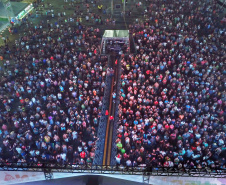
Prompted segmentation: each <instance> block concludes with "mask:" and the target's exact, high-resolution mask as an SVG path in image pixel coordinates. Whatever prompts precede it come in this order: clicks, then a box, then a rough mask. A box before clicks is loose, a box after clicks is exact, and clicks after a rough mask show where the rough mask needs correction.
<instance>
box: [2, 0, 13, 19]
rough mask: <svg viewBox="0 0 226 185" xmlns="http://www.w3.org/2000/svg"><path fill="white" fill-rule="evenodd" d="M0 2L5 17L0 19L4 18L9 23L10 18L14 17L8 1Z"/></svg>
mask: <svg viewBox="0 0 226 185" xmlns="http://www.w3.org/2000/svg"><path fill="white" fill-rule="evenodd" d="M0 2H2V4H3V7H4V9H5V16H4V17H1V19H4V18H5V19H8V20H9V21H10V20H11V18H13V17H14V12H13V8H12V5H11V2H10V0H0Z"/></svg>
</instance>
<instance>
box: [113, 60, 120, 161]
mask: <svg viewBox="0 0 226 185" xmlns="http://www.w3.org/2000/svg"><path fill="white" fill-rule="evenodd" d="M121 68H122V66H121V58H120V59H118V64H117V69H118V75H117V77H116V82H117V83H116V85H117V86H116V93H117V94H116V102H115V106H116V109H115V115H114V118H115V120H114V128H113V134H112V145H111V146H112V148H111V165H116V158H115V156H116V155H117V147H116V139H117V129H118V122H119V115H118V109H119V107H118V105H119V103H120V88H121V79H120V77H121Z"/></svg>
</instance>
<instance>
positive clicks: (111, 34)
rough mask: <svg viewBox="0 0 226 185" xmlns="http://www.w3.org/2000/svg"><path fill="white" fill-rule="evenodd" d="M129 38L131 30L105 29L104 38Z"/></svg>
mask: <svg viewBox="0 0 226 185" xmlns="http://www.w3.org/2000/svg"><path fill="white" fill-rule="evenodd" d="M125 37H126V38H129V30H105V32H104V35H103V38H125Z"/></svg>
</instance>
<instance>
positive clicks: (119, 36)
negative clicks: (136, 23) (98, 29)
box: [101, 30, 129, 54]
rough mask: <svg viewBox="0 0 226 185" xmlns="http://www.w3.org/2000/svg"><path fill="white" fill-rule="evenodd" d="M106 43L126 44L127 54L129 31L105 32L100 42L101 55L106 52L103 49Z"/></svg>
mask: <svg viewBox="0 0 226 185" xmlns="http://www.w3.org/2000/svg"><path fill="white" fill-rule="evenodd" d="M107 41H116V42H118V43H119V44H122V43H123V44H126V45H127V47H128V52H129V30H105V32H104V35H103V38H102V42H101V48H102V52H103V54H105V52H106V51H105V49H106V43H107Z"/></svg>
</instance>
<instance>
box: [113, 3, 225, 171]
mask: <svg viewBox="0 0 226 185" xmlns="http://www.w3.org/2000/svg"><path fill="white" fill-rule="evenodd" d="M149 2H150V4H148V6H147V9H146V11H145V12H146V13H145V15H144V16H145V18H146V20H145V21H144V22H142V23H140V24H136V25H131V26H130V31H131V33H132V34H133V38H134V40H135V43H136V49H137V54H130V55H129V56H127V57H124V58H122V66H123V72H122V75H121V92H120V107H119V117H120V121H119V125H118V136H117V141H116V143H117V148H118V154H117V156H116V161H117V164H119V165H125V166H138V165H150V166H153V167H179V168H181V167H187V168H202V167H218V168H219V167H221V168H225V165H226V160H225V156H226V146H225V137H226V125H225V104H226V99H225V87H226V84H225V76H224V75H225V74H226V69H225V60H226V58H225V56H226V55H225V33H226V32H225V23H224V22H222V21H221V22H220V18H219V17H218V16H219V15H220V13H221V12H220V9H219V7H217V5H216V2H215V1H186V0H181V1H159V0H157V1H155V0H154V1H149Z"/></svg>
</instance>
